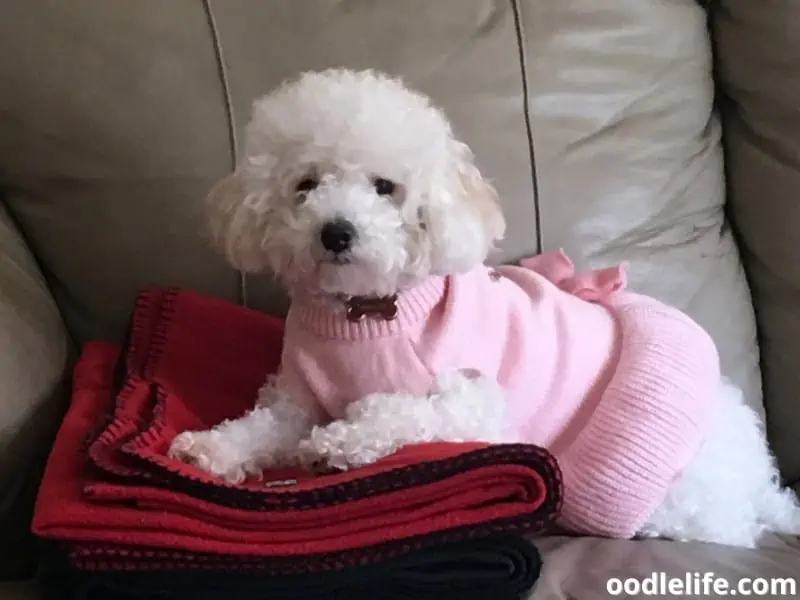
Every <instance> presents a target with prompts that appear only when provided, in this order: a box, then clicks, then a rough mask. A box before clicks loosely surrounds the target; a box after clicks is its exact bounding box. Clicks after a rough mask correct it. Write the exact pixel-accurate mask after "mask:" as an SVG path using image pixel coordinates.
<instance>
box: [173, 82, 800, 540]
mask: <svg viewBox="0 0 800 600" xmlns="http://www.w3.org/2000/svg"><path fill="white" fill-rule="evenodd" d="M246 140H247V143H246V148H245V157H244V160H243V161H242V164H241V165H240V166H239V168H238V169H237V170H236V172H235V173H233V174H232V175H231V176H229V177H227V178H226V179H224V180H223V181H222V182H220V183H219V184H218V185H217V186H215V188H214V189H213V190H212V193H211V194H210V196H209V207H210V214H211V217H212V230H213V234H214V238H215V241H216V243H217V245H218V246H219V247H220V248H221V249H222V251H223V252H224V253H225V254H226V256H227V257H228V259H229V260H230V261H231V263H232V264H233V265H235V266H236V267H237V268H239V269H241V270H244V271H250V272H259V271H264V270H268V269H269V270H272V271H273V272H274V273H275V274H277V276H278V277H279V278H280V279H281V280H282V281H283V283H284V284H285V285H286V287H287V289H288V291H289V293H290V295H291V296H292V297H293V298H297V297H298V296H303V297H304V300H310V301H315V302H328V303H330V304H331V306H332V307H339V306H340V304H341V303H340V302H338V301H337V302H333V301H332V299H333V298H336V297H338V296H339V295H346V296H359V295H367V296H381V295H387V294H391V293H394V292H396V291H398V290H402V289H404V288H405V287H408V286H412V285H414V284H415V283H416V282H418V281H420V280H422V279H424V278H426V277H428V276H429V275H431V274H451V273H458V272H461V271H466V270H468V269H470V268H473V267H474V266H476V265H478V264H479V263H481V262H483V261H484V260H485V259H486V257H487V254H488V253H489V251H490V250H491V249H492V247H493V244H494V243H495V241H496V240H497V239H499V238H501V237H502V235H503V232H504V228H505V221H504V219H503V216H502V213H501V212H500V210H499V208H498V205H497V201H496V194H495V192H494V190H493V188H492V186H491V185H490V184H489V183H488V182H486V181H485V180H484V179H483V177H482V176H481V174H480V172H479V171H478V169H477V168H476V167H475V165H474V163H473V157H472V154H471V152H470V150H469V148H468V147H467V146H466V145H465V144H463V143H461V142H459V141H457V140H456V139H455V137H454V136H453V133H452V131H451V127H450V125H449V123H448V121H447V119H446V118H445V117H444V115H443V114H442V113H441V111H439V110H437V109H436V108H435V107H433V106H432V105H431V103H430V101H429V99H428V98H426V97H425V96H422V95H421V94H418V93H415V92H412V91H410V90H408V89H406V88H405V87H404V86H403V84H402V83H401V82H400V81H398V80H395V79H391V78H389V77H387V76H384V75H381V74H379V73H375V72H372V71H362V72H352V71H348V70H329V71H325V72H321V73H306V74H303V75H302V76H300V77H299V78H298V79H296V80H292V81H288V82H286V83H285V84H283V85H282V86H281V87H280V88H279V89H278V90H276V91H275V92H273V93H272V94H270V95H268V96H266V97H264V98H262V99H260V100H259V101H257V102H256V103H255V106H254V110H253V117H252V120H251V122H250V124H249V125H248V127H247V132H246ZM336 220H339V221H345V222H347V223H349V226H351V227H352V233H353V237H354V240H355V241H354V243H353V244H352V247H350V248H349V249H348V251H347V252H346V253H344V254H342V253H335V252H331V251H330V250H329V249H326V247H325V245H324V244H321V243H320V241H319V238H320V235H319V232H320V228H321V227H323V225H325V224H326V223H330V222H333V221H336ZM437 384H438V387H437V389H434V390H432V391H431V393H430V394H429V395H427V396H423V397H417V396H411V395H409V394H402V393H400V394H376V395H371V396H368V397H366V398H363V399H360V400H358V401H356V402H354V403H353V404H351V405H350V406H349V407H348V411H347V415H346V417H345V418H344V419H342V420H340V421H336V422H333V423H324V422H315V421H314V420H313V419H312V418H311V417H310V416H309V415H306V414H304V413H303V412H302V411H301V410H300V409H299V408H298V407H297V406H296V405H295V404H293V403H292V400H291V398H289V397H287V395H286V394H285V393H284V392H283V391H282V388H281V385H280V380H279V379H278V378H275V379H272V380H270V381H269V382H268V383H267V384H266V385H265V386H264V388H262V390H261V393H260V395H259V401H258V404H257V406H256V408H255V409H254V410H252V411H251V412H250V413H248V414H247V415H244V416H243V417H241V418H240V419H237V420H233V421H227V422H225V423H222V424H220V425H218V426H217V427H215V428H214V429H212V430H210V431H200V432H185V433H182V434H180V435H179V436H177V437H176V439H175V440H174V441H173V444H172V447H171V449H170V452H171V454H172V455H173V456H176V457H178V458H181V459H183V460H187V461H191V462H194V463H195V464H197V465H199V466H200V467H201V468H203V469H205V470H207V471H208V472H210V473H212V474H215V475H218V476H220V477H223V478H225V479H227V480H229V481H233V482H239V481H241V480H243V479H244V478H245V477H247V476H248V475H258V474H260V472H261V470H262V469H264V468H266V467H270V466H275V465H281V464H290V463H300V464H303V465H311V464H315V463H318V462H323V463H325V464H327V465H328V466H329V467H333V468H338V469H346V468H349V467H354V466H360V465H364V464H367V463H371V462H374V461H376V460H378V459H380V458H382V457H384V456H387V455H389V454H391V453H392V452H394V451H395V450H397V449H398V448H399V447H400V446H402V445H404V444H408V443H412V442H422V441H435V440H483V441H492V442H500V441H525V440H514V439H513V436H512V435H511V434H510V431H509V428H508V425H509V423H508V421H507V419H506V417H505V414H504V409H503V406H504V402H503V390H502V389H501V388H500V387H499V386H498V385H497V383H496V382H492V381H489V380H487V379H486V378H484V377H482V376H480V374H476V373H464V372H455V373H443V374H440V376H439V379H438V380H437ZM720 389H721V392H720V393H721V394H723V395H724V399H723V402H722V408H721V410H720V415H719V417H718V419H717V421H716V425H715V428H714V430H713V432H712V435H711V437H710V438H709V439H708V440H707V442H706V443H705V444H704V445H703V446H702V448H701V449H700V451H699V452H698V454H697V456H696V458H695V460H694V461H693V462H692V464H691V465H690V466H689V468H688V469H686V471H685V472H684V473H683V474H682V476H681V477H680V478H679V479H678V480H677V481H676V482H675V483H674V484H673V486H672V487H671V489H670V491H669V494H668V496H667V498H666V499H665V501H664V503H663V505H662V506H661V507H660V508H659V509H658V510H657V511H656V512H655V514H653V515H652V518H651V519H650V521H649V523H648V524H647V526H646V527H645V528H644V530H643V531H642V532H641V533H642V535H644V536H654V535H655V536H667V537H672V538H675V539H687V540H688V539H694V540H704V541H710V542H718V543H726V544H734V545H740V546H754V545H755V544H756V542H757V540H758V538H759V536H760V534H761V533H762V532H763V531H765V530H772V531H780V532H787V533H800V509H798V505H797V501H796V499H795V497H794V495H793V494H791V493H790V492H788V491H784V490H782V489H781V488H780V485H779V482H778V473H777V469H776V467H775V464H774V460H773V458H772V456H771V454H770V452H769V449H768V446H767V442H766V438H765V436H764V433H763V430H762V427H761V424H760V422H759V419H758V417H757V415H756V414H755V413H754V412H753V411H752V410H751V409H750V408H748V407H747V406H746V405H745V404H744V402H743V400H742V398H741V393H740V392H739V391H738V390H737V389H736V388H734V387H733V386H730V385H728V384H722V385H721V388H720ZM599 501H600V500H599Z"/></svg>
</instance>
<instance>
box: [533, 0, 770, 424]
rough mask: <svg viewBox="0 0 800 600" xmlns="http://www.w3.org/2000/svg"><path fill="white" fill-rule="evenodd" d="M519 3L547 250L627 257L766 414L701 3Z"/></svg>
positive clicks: (592, 261) (607, 259) (639, 279)
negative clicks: (706, 339) (727, 207)
mask: <svg viewBox="0 0 800 600" xmlns="http://www.w3.org/2000/svg"><path fill="white" fill-rule="evenodd" d="M745 1H746V0H745ZM520 5H521V8H522V16H523V23H524V35H525V40H524V41H525V56H526V57H527V72H528V82H529V88H530V102H529V106H530V111H531V127H532V129H533V133H534V144H535V156H536V174H537V179H538V183H539V185H538V191H539V207H540V215H541V223H542V232H543V242H544V245H545V247H546V248H554V247H558V246H564V247H566V248H567V249H568V251H569V252H570V254H572V255H574V256H576V257H577V258H580V259H582V260H581V262H584V263H585V264H589V265H592V266H596V265H605V264H609V263H616V262H619V261H630V267H631V270H630V272H631V287H632V288H634V289H638V290H641V291H644V292H646V293H649V294H651V295H654V296H656V297H658V298H661V299H663V300H666V301H667V302H669V303H672V304H674V305H676V306H678V307H680V308H682V309H684V310H686V311H687V312H688V313H689V314H690V315H691V316H693V317H694V318H695V319H697V320H698V321H699V322H700V323H701V324H702V325H704V326H705V327H706V328H707V329H708V330H709V331H710V332H711V334H712V335H713V336H714V338H715V340H716V341H717V343H718V345H719V346H720V348H721V351H722V361H723V365H722V366H723V370H724V372H725V374H726V375H728V376H729V377H731V378H732V379H733V380H734V381H735V382H736V383H738V384H739V385H740V386H742V387H743V389H744V390H745V395H746V397H747V398H748V400H749V401H750V403H751V404H752V405H753V406H754V407H756V408H759V409H760V408H761V394H760V373H759V366H758V350H757V344H756V334H755V325H754V317H753V311H752V305H751V300H750V295H749V290H748V286H747V282H746V280H745V277H744V273H743V271H742V267H741V263H740V260H739V254H738V251H737V247H736V244H735V242H734V239H733V237H732V235H731V230H730V228H729V227H728V225H727V223H726V221H725V213H724V210H723V205H724V201H725V190H724V181H723V166H722V151H721V146H720V134H721V130H720V125H719V122H718V120H717V118H716V115H715V114H714V111H713V102H714V90H713V85H712V81H711V79H710V77H709V74H710V70H711V50H710V44H709V39H708V34H707V29H706V13H705V11H704V10H703V8H702V7H701V6H699V5H698V4H697V3H696V2H694V1H693V0H678V1H672V2H663V1H662V0H604V1H603V2H597V1H596V0H570V1H569V2H564V1H563V0H561V1H560V0H552V1H547V2H541V1H539V2H534V1H531V2H520Z"/></svg>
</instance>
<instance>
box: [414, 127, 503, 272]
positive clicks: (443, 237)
mask: <svg viewBox="0 0 800 600" xmlns="http://www.w3.org/2000/svg"><path fill="white" fill-rule="evenodd" d="M453 144H454V148H453V150H452V151H451V152H450V153H449V158H450V161H449V164H448V165H447V166H446V167H445V169H444V170H443V173H441V176H440V177H434V178H433V179H434V181H435V183H434V185H433V189H432V190H431V191H430V193H429V194H428V198H427V202H426V203H425V204H424V205H423V206H422V207H421V209H420V222H421V225H422V227H423V228H424V229H425V231H426V234H427V236H428V241H429V244H430V260H431V271H432V272H433V273H436V274H441V275H446V274H449V273H457V272H463V271H468V270H469V269H471V268H473V267H475V266H477V265H478V264H480V263H482V262H483V261H484V260H486V258H487V256H488V255H489V252H491V250H492V249H493V248H494V245H495V243H496V242H497V241H499V240H501V239H502V238H503V235H504V234H505V228H506V222H505V218H504V216H503V212H502V210H501V209H500V203H499V200H498V196H497V192H496V191H495V189H494V187H493V186H492V185H491V183H489V182H488V181H487V180H486V179H485V178H484V177H483V175H482V174H481V172H480V170H479V169H478V167H477V166H475V163H474V159H473V155H472V152H471V151H470V150H469V148H468V147H467V146H466V145H465V144H462V143H460V142H455V141H454V142H453Z"/></svg>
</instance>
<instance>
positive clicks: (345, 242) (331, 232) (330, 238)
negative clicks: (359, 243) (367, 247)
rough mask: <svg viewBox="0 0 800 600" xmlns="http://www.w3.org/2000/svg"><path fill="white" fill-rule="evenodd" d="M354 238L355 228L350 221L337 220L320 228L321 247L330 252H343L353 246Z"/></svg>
mask: <svg viewBox="0 0 800 600" xmlns="http://www.w3.org/2000/svg"><path fill="white" fill-rule="evenodd" d="M355 237H356V228H355V227H354V226H353V224H352V223H351V222H350V221H345V220H344V219H337V220H335V221H329V222H328V223H325V225H323V226H322V229H321V230H320V232H319V239H320V241H322V246H323V247H324V248H325V249H326V250H330V251H331V252H337V253H338V252H344V251H345V250H347V249H349V248H350V246H351V245H352V244H353V240H354V239H355Z"/></svg>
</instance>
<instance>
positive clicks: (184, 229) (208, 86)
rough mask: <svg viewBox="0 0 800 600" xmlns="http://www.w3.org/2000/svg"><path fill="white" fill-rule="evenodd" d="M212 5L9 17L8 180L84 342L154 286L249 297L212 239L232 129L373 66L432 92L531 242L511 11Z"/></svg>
mask: <svg viewBox="0 0 800 600" xmlns="http://www.w3.org/2000/svg"><path fill="white" fill-rule="evenodd" d="M207 4H208V7H209V11H208V12H206V11H205V10H204V3H201V2H195V1H194V0H173V1H171V2H170V3H168V4H164V3H163V2H162V1H161V0H141V1H137V2H135V3H114V4H113V5H112V4H111V3H102V2H101V3H97V2H96V1H93V0H75V1H74V2H70V3H69V5H67V4H63V3H53V2H45V1H44V0H8V1H6V2H3V4H2V7H0V40H14V51H13V52H0V77H1V78H2V79H3V81H6V82H9V84H8V85H7V87H6V88H5V89H6V91H5V92H4V94H3V95H2V97H0V114H4V115H5V117H4V119H3V120H2V121H0V173H2V176H3V177H5V178H6V179H7V182H8V183H10V184H11V185H13V186H15V188H17V189H18V191H19V194H18V195H17V197H16V200H15V201H14V202H13V203H12V206H13V210H14V212H15V214H16V216H17V218H18V219H19V221H20V223H21V224H22V226H23V227H24V229H25V231H26V232H27V234H28V236H29V238H30V239H31V243H32V244H33V246H34V247H35V249H36V251H37V253H38V255H39V256H40V258H41V260H42V262H43V263H44V264H45V265H46V267H47V270H48V275H49V277H50V280H51V282H52V285H53V290H54V294H55V295H56V297H57V299H58V301H59V305H60V306H61V307H62V308H63V311H64V315H65V318H66V320H67V323H68V325H69V326H70V328H71V330H72V331H73V332H74V333H75V335H76V336H77V339H78V340H83V339H86V338H89V337H105V338H110V337H118V336H119V335H121V333H122V330H123V328H124V326H125V323H126V319H127V315H128V311H129V309H130V306H131V303H132V301H133V299H134V295H135V292H136V290H137V289H138V288H140V287H141V286H144V285H147V284H153V283H155V284H172V285H180V286H188V287H192V288H194V289H198V290H200V291H204V292H208V293H214V294H218V295H223V296H226V297H235V296H236V288H237V283H238V280H237V276H236V274H235V273H234V272H233V271H232V270H230V269H227V268H226V267H225V266H224V264H223V263H222V261H221V259H220V258H219V257H217V256H215V255H213V254H211V253H210V251H209V250H208V247H207V243H206V240H205V239H203V237H202V236H201V235H200V232H201V231H202V230H203V223H202V222H201V220H200V207H201V200H202V197H203V196H204V195H205V192H206V190H207V188H208V187H210V185H211V183H212V181H213V180H214V179H215V178H218V177H221V176H222V175H223V174H224V173H225V172H227V171H228V170H229V169H230V168H231V153H232V146H231V136H230V134H231V133H232V134H233V135H234V136H237V135H238V133H239V132H240V130H241V129H242V128H243V127H244V125H245V123H246V121H247V120H248V118H249V113H250V105H251V103H252V101H253V99H254V98H255V97H257V96H259V95H261V94H264V93H265V92H267V91H269V90H270V89H271V88H272V87H274V86H276V85H277V84H278V83H280V81H281V80H282V79H283V78H285V77H287V76H289V75H292V74H294V73H296V72H297V71H300V70H304V69H315V68H324V67H330V66H336V65H340V64H345V65H348V66H351V67H367V66H372V67H376V68H379V69H383V70H386V71H389V72H393V73H397V74H401V75H405V76H406V77H407V78H408V80H409V82H410V83H411V84H412V85H415V86H419V87H421V88H422V89H424V90H425V91H427V92H429V93H431V94H432V95H433V96H434V97H435V99H436V101H437V102H439V103H440V104H442V105H443V106H444V108H445V109H446V110H447V111H448V113H449V114H450V116H451V117H452V119H453V121H454V122H455V124H456V127H457V128H458V130H459V132H460V133H461V134H462V136H463V137H464V138H466V139H467V141H468V142H470V143H471V144H472V145H473V147H474V149H475V151H476V153H477V154H478V156H479V160H480V163H481V165H482V166H483V167H484V169H485V171H486V172H487V174H488V175H489V176H490V177H492V178H494V179H496V180H497V185H498V188H499V189H500V192H501V194H502V196H503V197H504V199H505V203H506V208H507V211H508V213H509V217H510V222H511V226H510V241H509V243H508V246H507V251H508V252H513V253H520V252H522V251H528V250H530V249H532V248H534V246H535V238H536V236H535V222H536V219H535V213H534V204H533V191H532V179H531V169H530V161H529V159H528V150H527V142H526V140H527V136H526V133H525V125H524V113H523V100H522V77H521V70H520V65H519V50H518V47H517V42H516V36H515V28H514V19H513V12H512V10H511V6H510V4H508V3H495V2H492V1H491V0H477V1H471V2H466V3H465V2H463V0H448V1H444V2H442V1H439V2H429V1H428V0H397V1H396V2H391V3H387V2H359V3H352V2H329V1H327V0H311V1H306V2H302V3H301V2H297V3H291V2H277V3H276V2H234V3H232V2H225V1H219V2H214V1H212V2H209V3H207ZM216 44H219V49H220V50H221V54H219V55H218V54H217V46H216ZM218 61H219V62H218ZM220 65H222V66H223V71H224V77H223V76H222V75H221V72H220ZM229 117H230V119H231V120H230V123H229ZM229 125H230V127H231V129H230V130H229ZM250 283H251V285H250V287H249V292H250V294H249V298H248V299H249V301H250V303H251V304H252V305H254V306H258V307H262V308H266V309H270V310H273V311H280V310H282V309H283V308H284V303H283V296H282V295H281V294H279V293H277V292H276V288H275V286H274V285H272V284H271V282H270V281H269V280H268V279H266V278H264V279H262V280H254V281H252V282H250Z"/></svg>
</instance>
